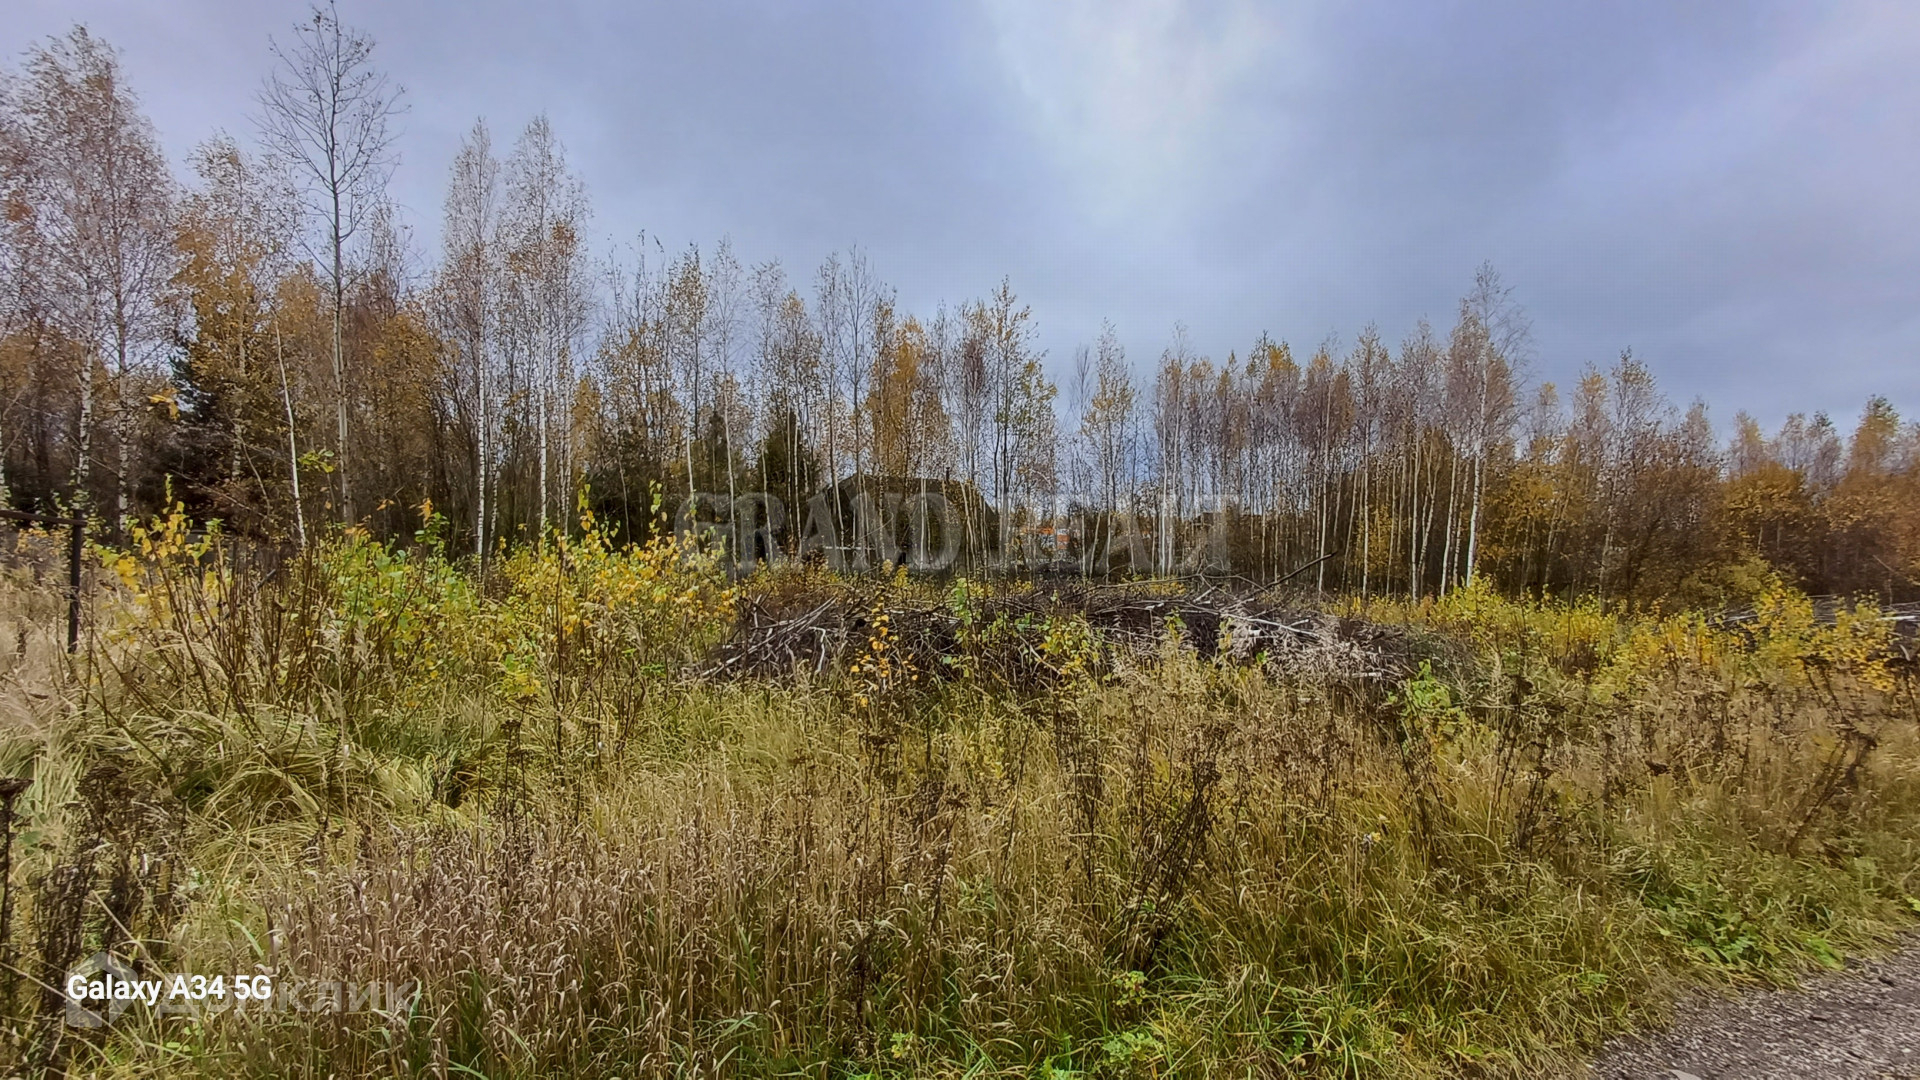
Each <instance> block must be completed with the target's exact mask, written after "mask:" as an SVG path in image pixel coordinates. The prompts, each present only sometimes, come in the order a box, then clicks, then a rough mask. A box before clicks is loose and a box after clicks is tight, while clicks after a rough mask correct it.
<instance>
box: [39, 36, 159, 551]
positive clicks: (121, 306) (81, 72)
mask: <svg viewBox="0 0 1920 1080" xmlns="http://www.w3.org/2000/svg"><path fill="white" fill-rule="evenodd" d="M12 110H13V111H14V112H15V116H14V119H13V120H12V122H11V123H10V126H11V127H12V128H13V130H14V132H15V135H14V137H13V141H14V142H15V152H14V153H12V154H10V155H9V158H8V172H7V175H6V177H5V178H4V182H5V185H6V189H7V192H6V205H7V213H6V221H5V227H6V228H7V230H8V232H9V233H10V235H11V237H12V245H11V246H12V247H13V249H14V250H15V251H16V252H17V253H18V255H17V258H18V259H19V266H20V272H21V274H22V284H23V286H24V287H25V288H27V289H30V290H31V291H32V292H33V294H34V301H33V303H34V306H35V307H36V308H38V309H39V310H40V311H42V312H44V313H45V315H46V316H47V318H48V321H49V322H50V323H51V325H52V326H53V328H54V329H55V330H56V331H57V332H58V333H59V334H61V335H62V336H63V337H65V338H66V339H68V340H69V341H71V342H72V343H74V344H75V345H76V346H77V348H76V349H75V359H76V362H77V364H78V373H77V379H76V382H77V384H78V390H79V394H78V396H79V403H78V414H77V415H78V418H77V423H76V427H77V431H76V437H75V442H76V448H75V452H74V471H73V478H72V490H73V499H74V503H75V505H76V507H78V508H82V509H84V508H86V507H88V506H90V505H91V503H90V496H91V488H92V466H93V457H94V436H95V426H96V412H97V410H98V406H99V402H98V401H97V392H96V391H97V387H96V378H97V376H96V372H97V371H98V370H100V369H102V368H105V369H106V370H107V372H108V374H109V375H110V377H111V379H112V383H111V388H112V390H113V401H112V405H113V411H112V421H113V432H114V436H115V439H114V442H115V448H116V451H117V463H118V468H117V469H116V470H115V478H114V486H115V492H116V497H115V519H116V521H117V522H118V525H119V527H120V529H121V531H122V532H124V531H125V529H126V526H127V517H128V506H129V504H128V491H129V487H130V485H131V483H132V480H133V475H132V449H133V447H132V439H133V423H134V421H135V420H136V419H137V410H138V409H139V408H140V407H141V405H142V402H143V399H142V398H141V397H140V395H138V394H137V393H136V392H135V391H136V390H137V389H138V388H137V387H136V386H135V385H134V384H135V380H136V378H138V377H140V376H144V375H146V374H149V373H151V371H152V365H153V363H154V361H156V360H157V359H158V356H159V354H160V351H161V349H162V348H164V346H165V345H166V344H167V342H168V339H169V334H170V329H171V328H170V317H171V314H172V313H171V310H170V306H169V303H168V299H167V293H168V287H169V283H170V281H171V279H172V277H173V273H174V267H175V249H174V246H173V235H172V222H171V214H172V203H171V194H172V179H171V177H170V176H169V174H168V172H167V167H166V162H165V159H164V158H163V157H162V156H161V154H160V150H159V147H158V145H157V143H156V140H155V138H154V135H153V129H152V126H151V125H150V124H149V123H148V121H147V119H146V117H145V116H144V115H142V114H141V112H140V109H139V103H138V101H137V100H136V99H135V98H134V95H133V92H132V91H131V90H130V89H129V88H128V87H127V86H126V83H125V81H124V80H123V78H122V76H121V71H120V62H119V57H118V55H117V54H116V53H115V52H114V50H113V49H112V48H111V47H110V46H108V45H106V44H105V43H103V42H101V41H99V40H97V39H95V38H93V37H92V36H90V35H89V34H88V33H87V31H86V30H85V29H84V28H82V27H75V28H74V29H73V30H72V31H71V32H70V33H68V34H67V35H66V36H64V37H59V38H53V39H51V40H49V41H47V42H46V43H45V44H43V45H41V46H39V47H37V48H35V49H34V50H32V51H31V52H30V53H29V54H28V58H27V63H26V71H25V78H24V79H23V80H22V84H21V86H20V88H19V92H18V96H17V98H16V100H15V101H14V102H13V106H12Z"/></svg>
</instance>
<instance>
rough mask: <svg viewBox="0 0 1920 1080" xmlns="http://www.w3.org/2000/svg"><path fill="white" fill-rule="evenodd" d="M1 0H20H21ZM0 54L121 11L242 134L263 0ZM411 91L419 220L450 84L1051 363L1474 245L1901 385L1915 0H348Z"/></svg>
mask: <svg viewBox="0 0 1920 1080" xmlns="http://www.w3.org/2000/svg"><path fill="white" fill-rule="evenodd" d="M22 5H24V10H23V7H22ZM9 7H10V8H11V10H12V14H11V15H9V16H8V17H7V19H6V20H5V23H4V25H0V52H4V53H5V54H7V55H8V57H9V60H8V63H9V66H11V65H12V64H13V63H14V62H17V59H18V57H19V55H20V53H21V51H22V50H24V49H25V48H27V47H28V46H29V45H31V44H32V43H33V42H34V41H35V40H36V39H38V38H41V37H43V36H45V35H47V34H53V33H59V32H63V31H64V30H65V29H66V28H67V27H68V26H69V25H71V23H72V22H73V21H74V20H80V21H83V22H85V23H86V24H87V25H88V26H89V27H90V28H91V29H92V30H93V31H94V32H95V33H96V34H98V35H100V36H103V37H105V38H107V39H108V40H109V41H111V42H113V43H114V44H115V45H117V46H119V48H120V49H121V50H122V52H123V54H124V58H125V64H126V68H127V72H128V75H129V77H130V79H131V80H132V82H133V83H134V86H135V88H136V89H137V91H138V92H139V93H140V94H141V96H142V99H143V100H144V102H145V103H146V106H147V108H148V111H149V112H150V114H151V115H152V117H153V120H154V122H155V124H156V125H157V127H158V128H159V131H160V133H161V136H162V138H163V140H164V142H165V144H166V146H167V147H168V149H169V151H170V152H171V153H173V154H174V156H175V159H176V161H178V160H183V159H184V157H185V154H186V152H187V150H188V149H189V148H190V147H191V146H192V145H193V144H194V143H195V142H197V141H199V140H200V139H202V138H204V137H206V136H207V135H209V134H210V133H212V132H214V131H216V130H222V129H224V130H227V131H229V132H232V133H233V134H235V135H240V136H250V134H251V131H252V126H251V122H250V119H249V115H250V111H251V110H252V108H253V105H252V100H253V92H254V90H255V88H256V87H257V86H258V85H259V82H260V80H261V78H262V77H263V75H264V74H265V73H266V71H267V68H268V64H269V60H270V57H269V54H268V52H267V39H268V36H269V35H270V34H279V35H281V36H283V37H284V36H286V34H287V30H288V27H289V26H290V25H291V24H292V23H293V22H294V21H295V20H296V19H298V18H299V17H300V16H301V14H302V12H303V11H304V10H305V8H304V4H302V3H297V2H284V0H244V2H242V0H168V2H167V3H164V4H162V3H154V2H152V0H9ZM341 14H342V17H343V19H344V20H345V21H347V22H349V23H353V24H357V25H359V26H362V27H364V28H365V29H367V30H368V31H370V32H371V33H372V34H373V35H374V36H375V37H376V38H377V39H378V41H379V48H378V51H377V53H376V56H377V58H378V59H379V61H380V62H381V63H382V64H383V65H384V66H385V67H386V68H387V69H388V70H389V71H390V72H391V73H392V75H393V76H394V78H395V79H396V80H398V81H399V82H401V83H402V84H404V86H405V87H406V91H407V98H406V100H407V101H408V103H409V105H410V110H409V112H408V113H407V115H406V117H405V118H404V121H403V124H404V132H403V135H402V138H401V141H400V149H401V152H402V158H403V160H402V162H401V164H400V166H399V168H398V170H397V172H396V174H395V177H394V191H395V195H396V197H397V199H398V200H399V202H400V203H401V205H402V207H403V208H404V210H405V212H406V213H407V215H408V217H409V219H410V221H411V222H412V224H413V227H414V231H415V237H416V244H417V246H418V247H419V249H420V250H421V251H423V252H430V251H432V250H433V249H434V246H435V245H436V243H437V232H438V228H437V219H438V215H439V207H440V201H441V188H442V185H443V184H444V182H445V179H446V173H447V167H448V164H449V163H450V161H451V160H452V157H453V154H454V151H455V148H456V146H457V145H458V142H459V139H460V136H461V135H462V133H464V132H465V131H466V129H467V128H468V127H469V126H471V124H472V123H473V121H474V120H475V118H476V117H484V118H485V119H486V120H487V121H488V123H489V124H490V125H491V126H492V127H493V129H494V131H495V140H496V145H503V144H508V143H510V141H511V139H512V137H513V135H514V134H515V133H516V132H517V131H518V129H519V128H520V127H521V126H523V125H524V124H525V123H526V121H527V120H528V119H529V118H530V117H532V116H533V115H535V114H536V113H539V112H542V111H544V112H545V113H547V114H548V115H549V116H550V117H551V119H552V121H553V123H554V126H555V128H556V130H557V131H558V132H559V134H560V136H561V137H562V139H563V140H564V141H565V143H566V145H567V149H568V152H569V155H570V157H571V159H572V161H573V162H574V164H575V167H576V168H577V170H578V171H579V173H580V174H581V176H582V177H583V178H584V179H585V181H586V184H587V187H588V191H589V194H590V196H591V198H592V200H593V204H594V223H593V224H594V231H595V232H596V233H597V234H598V235H600V236H601V237H602V238H603V247H604V249H605V250H608V251H611V250H613V249H614V247H615V246H616V245H617V244H618V243H621V242H625V241H627V240H630V239H631V238H632V237H633V236H634V235H636V234H637V233H639V232H640V231H641V230H643V229H644V230H645V231H646V232H647V234H648V235H649V236H654V237H658V238H659V239H660V240H661V241H662V242H663V243H665V244H666V245H667V247H668V248H669V249H674V248H678V247H681V246H684V245H685V244H687V243H689V242H698V243H702V244H709V243H711V242H713V241H714V240H716V239H718V238H719V237H721V236H723V235H725V236H730V237H731V238H732V239H733V242H734V244H735V247H736V249H737V250H738V251H739V252H740V254H741V255H742V257H743V258H744V259H746V260H748V261H759V260H762V259H768V258H774V257H778V258H780V259H781V260H783V261H784V262H785V263H786V264H787V265H788V267H789V270H790V272H792V273H793V274H794V276H796V277H800V278H805V277H807V276H808V275H809V271H808V269H807V268H809V267H811V266H812V265H815V264H817V262H818V261H819V260H820V259H821V258H822V257H823V256H825V255H826V254H827V253H828V252H830V251H833V250H836V249H844V248H846V247H847V246H849V245H854V244H857V245H859V246H860V247H861V248H863V249H865V250H866V251H867V252H868V253H869V255H870V257H871V259H872V261H873V263H874V265H875V268H876V269H877V270H878V271H879V272H880V273H881V274H882V276H884V277H885V278H886V279H887V280H888V281H889V282H891V283H892V284H893V285H894V286H895V287H896V288H897V289H898V290H899V293H900V297H901V299H902V301H903V302H904V303H905V304H906V305H907V306H908V307H910V308H913V309H916V310H931V308H932V307H933V306H934V305H935V304H936V303H938V302H939V301H941V300H943V299H944V300H947V301H950V302H958V301H964V300H966V299H968V298H971V297H976V296H979V295H982V294H984V293H985V292H986V291H987V290H988V289H990V288H991V287H992V286H993V285H994V284H996V283H997V282H998V281H999V279H1000V278H1001V276H1002V275H1005V276H1007V277H1009V278H1010V279H1011V281H1012V283H1013V286H1014V289H1015V291H1016V292H1018V293H1019V294H1020V295H1021V297H1022V298H1023V299H1025V300H1027V301H1028V302H1030V303H1031V304H1032V305H1033V308H1034V312H1035V315H1036V318H1037V320H1038V322H1039V324H1040V331H1041V339H1042V344H1043V345H1044V346H1045V347H1046V348H1047V349H1048V351H1049V356H1050V359H1051V362H1052V364H1053V365H1054V368H1055V370H1056V372H1060V371H1062V370H1063V369H1064V367H1065V365H1066V362H1067V359H1068V358H1069V357H1070V356H1071V355H1072V352H1073V349H1074V347H1075V346H1076V345H1077V344H1080V343H1083V342H1087V341H1090V340H1091V339H1092V338H1093V336H1094V335H1095V334H1096V333H1098V330H1099V325H1100V321H1101V320H1102V319H1103V318H1106V319H1111V320H1112V321H1113V322H1114V323H1115V325H1116V326H1117V327H1118V329H1119V331H1120V335H1121V337H1122V339H1123V340H1124V341H1125V343H1126V344H1127V347H1128V349H1129V352H1130V355H1131V356H1132V357H1133V358H1134V360H1135V362H1136V364H1138V365H1140V366H1142V367H1143V368H1145V367H1147V366H1148V365H1150V364H1151V362H1152V360H1153V359H1154V358H1155V357H1157V356H1158V354H1159V352H1160V350H1161V349H1162V348H1163V347H1165V345H1166V344H1167V342H1168V341H1169V339H1170V337H1171V335H1172V329H1173V326H1174V325H1175V323H1176V322H1183V323H1185V324H1186V325H1187V326H1188V327H1189V333H1190V338H1191V341H1192V343H1193V344H1194V345H1195V346H1196V347H1197V348H1198V349H1200V350H1201V351H1203V352H1207V353H1210V354H1212V355H1213V356H1215V357H1216V358H1224V357H1225V355H1226V354H1227V352H1228V351H1229V350H1239V351H1240V352H1241V353H1242V354H1244V353H1245V351H1246V347H1247V345H1248V344H1249V343H1250V342H1252V341H1253V340H1254V339H1255V337H1256V336H1257V335H1258V334H1259V333H1261V332H1262V331H1269V332H1271V333H1272V334H1273V335H1274V336H1276V337H1279V338H1284V339H1286V340H1289V341H1291V342H1292V343H1293V344H1294V345H1295V346H1296V348H1298V349H1303V350H1304V349H1310V348H1311V347H1312V346H1314V345H1316V344H1318V343H1320V342H1321V341H1323V340H1325V339H1327V338H1329V336H1333V337H1335V338H1336V339H1337V340H1338V341H1341V342H1351V340H1352V339H1353V336H1354V335H1355V333H1356V332H1357V331H1358V330H1359V329H1360V328H1361V327H1362V326H1363V325H1365V324H1366V323H1367V322H1369V321H1371V322H1374V323H1377V324H1378V325H1379V327H1380V329H1381V330H1382V332H1384V333H1385V334H1387V335H1388V336H1389V337H1391V338H1396V339H1397V338H1398V337H1399V336H1400V335H1402V334H1404V333H1405V332H1407V331H1408V330H1409V329H1410V328H1411V327H1412V326H1413V325H1414V323H1415V321H1416V320H1417V319H1419V318H1421V317H1423V316H1424V317H1427V318H1429V319H1431V320H1432V321H1433V322H1435V323H1436V324H1439V325H1441V326H1442V327H1444V325H1445V324H1447V323H1448V322H1449V321H1450V320H1451V317H1452V315H1453V312H1454V310H1455V306H1456V303H1457V298H1458V296H1459V295H1460V294H1461V293H1462V292H1463V291H1465V289H1466V288H1467V287H1468V285H1469V284H1470V283H1471V280H1472V276H1473V272H1474V268H1475V267H1476V266H1477V265H1479V264H1480V263H1481V262H1483V261H1486V260H1491V261H1492V262H1493V263H1494V265H1495V266H1496V267H1498V268H1499V269H1500V271H1501V272H1502V274H1503V275H1504V276H1505V278H1506V279H1507V281H1508V282H1509V283H1510V284H1511V285H1513V286H1514V287H1515V292H1514V296H1515V298H1516V299H1517V300H1518V301H1519V302H1520V303H1521V304H1522V305H1523V306H1524V307H1525V308H1526V310H1527V312H1528V313H1529V314H1530V316H1531V317H1532V320H1533V325H1534V350H1533V351H1534V357H1533V360H1532V363H1531V376H1532V378H1533V379H1534V380H1535V381H1539V380H1544V379H1554V380H1559V381H1562V382H1564V381H1566V380H1567V379H1569V378H1571V377H1574V376H1576V375H1577V374H1578V372H1579V371H1580V370H1581V368H1583V367H1584V366H1585V365H1587V364H1599V365H1605V364H1607V363H1609V362H1610V361H1611V360H1612V359H1613V358H1614V357H1616V356H1617V355H1618V354H1619V353H1620V351H1621V350H1622V349H1623V348H1627V347H1631V348H1632V349H1633V351H1634V353H1635V355H1637V356H1639V357H1642V358H1643V359H1645V360H1647V361H1648V362H1649V363H1650V364H1651V365H1652V366H1653V368H1654V370H1655V371H1656V373H1657V374H1658V375H1659V376H1660V378H1661V380H1662V382H1663V384H1664V385H1665V387H1666V388H1667V390H1668V392H1669V393H1670V394H1671V395H1672V396H1673V397H1674V398H1676V399H1678V400H1682V401H1684V400H1685V399H1688V398H1691V397H1694V396H1702V397H1705V398H1706V399H1707V400H1708V401H1709V402H1710V403H1711V405H1712V406H1713V412H1714V415H1715V417H1716V419H1717V420H1718V421H1719V423H1720V424H1721V425H1722V426H1723V428H1724V426H1725V424H1726V422H1727V420H1728V418H1729V417H1731V415H1732V414H1733V412H1734V411H1735V410H1737V409H1741V408H1745V409H1748V410H1750V411H1752V412H1754V413H1755V414H1756V415H1758V416H1760V417H1761V418H1762V419H1763V420H1766V421H1768V422H1769V423H1772V422H1776V421H1778V420H1779V419H1780V418H1781V417H1783V416H1784V415H1785V414H1786V413H1788V412H1790V411H1793V410H1800V409H1804V410H1813V409H1825V410H1829V411H1831V412H1833V413H1834V414H1836V416H1837V417H1843V418H1846V419H1849V420H1850V419H1851V417H1853V416H1854V415H1856V414H1857V413H1858V411H1859V409H1860V406H1861V404H1862V402H1863V401H1864V399H1865V398H1866V396H1867V395H1868V394H1870V393H1885V394H1887V395H1889V396H1891V397H1892V398H1893V399H1894V401H1895V403H1896V405H1901V406H1904V407H1905V409H1906V410H1907V411H1908V412H1909V413H1916V414H1920V76H1916V74H1915V73H1916V72H1920V5H1917V4H1914V3H1911V2H1910V0H1887V2H1872V0H1832V2H1824V3H1819V4H1809V3H1804V2H1792V3H1774V2H1759V0H1752V2H1734V0H1721V2H1709V3H1695V4H1675V3H1672V2H1671V0H1644V2H1642V0H1602V2H1598V3H1592V4H1584V5H1565V4H1539V3H1533V2H1524V0H1504V2H1496V0H1487V2H1466V0H1457V2H1448V0H1439V2H1435V0H1424V2H1413V0H1405V2H1400V3H1386V2H1382V0H1361V2H1351V0H1348V2H1338V0H1301V2H1278V3H1268V4H1261V3H1252V2H1243V0H1197V2H1193V3H1184V4H1183V3H1175V2H1172V0H1048V2H1044V3H1043V2H1035V0H916V2H914V3H907V4H885V3H871V4H853V3H844V2H819V3H814V2H806V0H764V2H751V0H703V2H700V3H659V2H648V0H605V2H602V3H573V4H569V3H563V2H557V0H550V2H546V3H539V4H507V3H500V2H498V0H467V2H463V3H450V2H437V0H436V2H409V3H406V4H395V3H373V2H371V0H341Z"/></svg>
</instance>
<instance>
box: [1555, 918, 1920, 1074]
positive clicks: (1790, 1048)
mask: <svg viewBox="0 0 1920 1080" xmlns="http://www.w3.org/2000/svg"><path fill="white" fill-rule="evenodd" d="M1591 1076H1592V1078H1593V1080H1760V1078H1768V1080H1771V1078H1774V1077H1779V1078H1782V1080H1787V1078H1791V1080H1917V1078H1920V942H1915V941H1909V942H1908V943H1907V945H1906V947H1905V948H1903V949H1901V950H1900V951H1898V952H1896V953H1893V954H1892V955H1889V956H1887V957H1885V958H1883V959H1881V960H1878V961H1873V962H1868V963H1861V964H1858V965H1857V966H1852V967H1850V968H1849V969H1848V970H1847V971H1845V972H1835V973H1833V974H1830V975H1818V976H1814V977H1811V978H1809V979H1807V980H1806V981H1805V982H1804V983H1802V984H1801V988H1800V989H1799V990H1787V991H1766V990H1762V991H1754V992H1750V993H1744V994H1740V995H1738V996H1736V997H1730V998H1709V997H1705V996H1702V997H1699V998H1696V999H1694V1000H1692V1001H1689V1002H1686V1003H1684V1004H1682V1005H1681V1006H1680V1007H1679V1008H1678V1009H1677V1010H1676V1011H1675V1016H1674V1022H1673V1027H1672V1028H1671V1029H1669V1030H1666V1031H1658V1032H1649V1033H1646V1034H1643V1035H1638V1036H1634V1037H1631V1038H1624V1039H1619V1040H1615V1041H1614V1042H1612V1043H1609V1044H1608V1045H1607V1046H1606V1047H1605V1048H1604V1049H1603V1050H1602V1051H1601V1054H1600V1057H1599V1059H1598V1060H1597V1061H1595V1062H1594V1063H1593V1071H1592V1074H1591Z"/></svg>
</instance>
